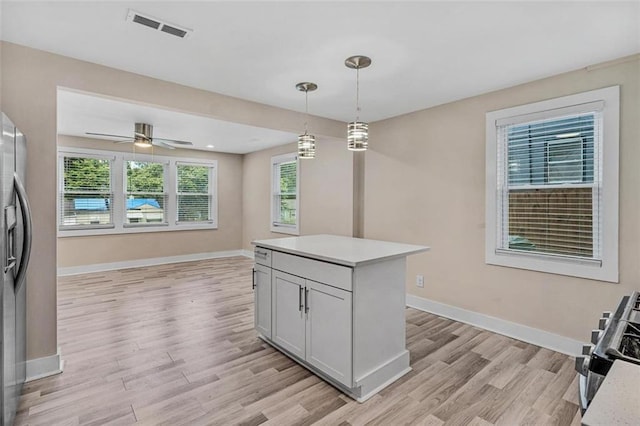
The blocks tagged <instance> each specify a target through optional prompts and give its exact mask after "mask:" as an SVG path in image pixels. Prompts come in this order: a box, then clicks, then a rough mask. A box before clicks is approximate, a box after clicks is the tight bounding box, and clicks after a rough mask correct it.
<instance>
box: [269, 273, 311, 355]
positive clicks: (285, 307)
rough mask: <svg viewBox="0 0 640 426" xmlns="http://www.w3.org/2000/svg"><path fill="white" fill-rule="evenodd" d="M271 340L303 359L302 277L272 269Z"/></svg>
mask: <svg viewBox="0 0 640 426" xmlns="http://www.w3.org/2000/svg"><path fill="white" fill-rule="evenodd" d="M271 284H272V286H273V288H272V295H271V297H272V300H273V305H272V309H273V321H272V325H273V330H272V336H273V338H272V340H273V341H274V342H275V343H276V344H278V345H280V346H281V347H282V348H284V349H286V350H287V351H289V352H291V353H292V354H293V355H296V356H298V357H300V358H302V359H304V353H305V352H304V345H305V338H304V334H305V318H304V306H303V300H302V298H303V296H304V295H303V291H304V279H302V278H300V277H296V276H294V275H289V274H285V273H284V272H280V271H273V276H272V281H271Z"/></svg>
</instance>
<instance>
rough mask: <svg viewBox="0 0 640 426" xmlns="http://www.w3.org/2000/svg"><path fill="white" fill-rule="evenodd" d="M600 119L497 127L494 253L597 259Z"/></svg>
mask: <svg viewBox="0 0 640 426" xmlns="http://www.w3.org/2000/svg"><path fill="white" fill-rule="evenodd" d="M601 119H602V117H601V112H598V111H591V112H581V113H576V114H571V115H565V116H561V117H555V118H548V119H542V120H536V121H528V122H526V121H524V122H520V123H515V124H505V125H502V126H498V129H497V130H498V180H499V181H498V192H499V194H498V203H499V210H500V213H501V214H499V215H498V221H499V223H498V227H497V230H498V232H499V236H498V241H500V242H501V244H500V247H499V249H501V250H511V251H513V250H515V251H526V252H531V253H539V254H546V255H559V256H572V257H578V258H585V259H595V260H598V259H599V256H600V252H601V247H600V243H601V241H600V240H601V238H600V236H599V229H600V217H601V215H600V210H601V205H600V188H601V183H602V177H601V156H600V151H601V146H600V144H601V140H602V135H601V130H600V129H601V124H600V123H601Z"/></svg>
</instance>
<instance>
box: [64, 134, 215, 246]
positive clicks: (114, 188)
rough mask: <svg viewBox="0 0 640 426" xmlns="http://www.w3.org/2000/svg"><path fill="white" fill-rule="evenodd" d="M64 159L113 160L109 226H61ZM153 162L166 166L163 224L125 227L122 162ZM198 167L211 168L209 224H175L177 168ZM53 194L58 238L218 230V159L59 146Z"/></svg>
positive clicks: (123, 164)
mask: <svg viewBox="0 0 640 426" xmlns="http://www.w3.org/2000/svg"><path fill="white" fill-rule="evenodd" d="M65 156H78V157H89V158H101V159H106V158H107V157H108V158H110V159H112V160H113V161H112V165H111V166H112V167H111V193H112V197H113V199H112V203H113V205H112V220H113V224H111V225H109V226H106V227H105V226H101V227H100V226H97V227H91V226H86V227H82V226H78V227H77V228H75V227H67V228H62V229H61V227H60V213H61V211H60V210H61V209H60V192H61V190H62V171H63V168H62V159H63V158H64V157H65ZM130 160H135V161H153V162H156V163H163V164H167V168H166V169H165V188H164V189H165V193H166V194H167V196H166V204H165V220H166V222H165V223H157V224H144V225H137V224H125V223H124V222H125V221H124V215H125V214H126V213H125V212H126V209H125V206H124V199H125V197H126V188H125V183H126V182H125V178H124V176H125V174H126V170H125V163H124V162H125V161H130ZM179 164H181V165H197V166H206V167H209V168H210V184H209V192H210V195H211V216H212V220H211V221H202V222H178V212H177V207H178V206H177V165H179ZM57 179H58V182H57V188H58V193H57V194H56V200H57V201H56V220H57V224H56V226H57V230H58V232H57V236H58V238H66V237H81V236H86V235H111V234H135V233H144V232H167V231H187V230H200V229H218V219H219V218H218V160H206V159H192V158H188V157H172V156H162V155H149V154H135V155H134V154H132V153H131V152H121V151H117V152H114V151H106V150H97V149H90V148H75V147H65V146H59V147H58V175H57Z"/></svg>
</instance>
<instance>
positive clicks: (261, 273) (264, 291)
mask: <svg viewBox="0 0 640 426" xmlns="http://www.w3.org/2000/svg"><path fill="white" fill-rule="evenodd" d="M253 280H254V284H255V289H254V293H253V294H254V301H255V303H254V305H253V308H254V315H255V327H256V331H258V333H260V334H262V335H263V336H265V337H267V338H269V339H271V268H267V267H266V266H262V265H255V267H254V276H253Z"/></svg>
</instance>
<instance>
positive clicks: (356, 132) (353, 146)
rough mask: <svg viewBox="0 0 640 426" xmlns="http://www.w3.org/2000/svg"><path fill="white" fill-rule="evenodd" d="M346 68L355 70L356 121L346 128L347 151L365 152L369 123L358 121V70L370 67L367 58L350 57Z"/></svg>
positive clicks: (346, 61)
mask: <svg viewBox="0 0 640 426" xmlns="http://www.w3.org/2000/svg"><path fill="white" fill-rule="evenodd" d="M344 64H345V65H346V67H347V68H351V69H355V70H356V121H352V122H351V123H349V125H348V126H347V148H348V149H349V151H366V150H367V146H368V145H369V123H365V122H364V121H360V69H361V68H367V67H368V66H369V65H371V58H369V57H367V56H361V55H356V56H351V57H349V58H347V59H345V61H344Z"/></svg>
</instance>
